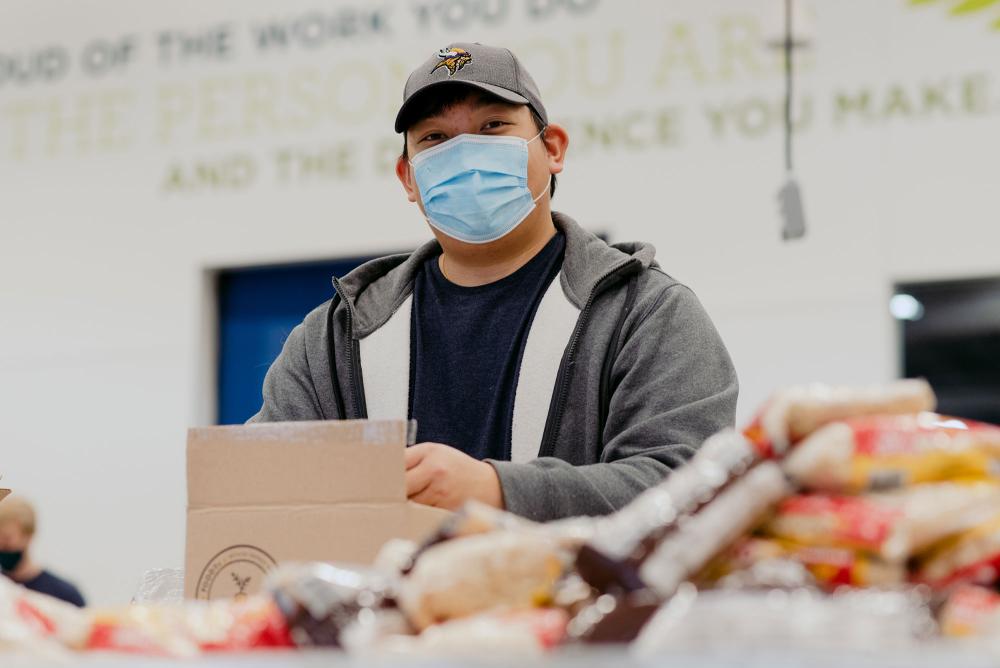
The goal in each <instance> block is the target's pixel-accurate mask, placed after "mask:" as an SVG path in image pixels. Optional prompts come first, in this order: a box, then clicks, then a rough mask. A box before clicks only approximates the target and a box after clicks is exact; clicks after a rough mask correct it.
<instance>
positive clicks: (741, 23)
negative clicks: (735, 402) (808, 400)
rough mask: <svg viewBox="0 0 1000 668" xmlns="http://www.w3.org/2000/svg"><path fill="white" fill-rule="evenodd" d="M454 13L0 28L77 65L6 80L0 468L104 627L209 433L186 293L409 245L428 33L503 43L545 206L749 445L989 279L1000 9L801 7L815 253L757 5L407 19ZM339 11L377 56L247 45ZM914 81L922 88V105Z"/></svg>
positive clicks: (286, 5) (188, 16)
mask: <svg viewBox="0 0 1000 668" xmlns="http://www.w3.org/2000/svg"><path fill="white" fill-rule="evenodd" d="M448 4H450V3H447V2H436V1H435V2H418V1H417V0H413V1H412V2H402V1H400V2H389V1H386V2H381V3H371V2H363V1H362V0H354V1H353V2H332V1H327V2H315V1H312V0H286V1H285V2H282V3H280V5H279V4H276V3H265V2H246V1H242V0H216V2H213V3H204V2H198V1H195V0H175V2H171V3H136V2H127V1H125V0H119V1H117V2H115V1H113V0H90V1H89V2H83V1H79V2H74V3H65V2H56V1H55V0H30V1H29V0H7V2H5V3H4V19H5V20H4V21H3V22H2V23H0V64H2V63H3V57H6V58H7V59H8V61H9V60H10V59H11V58H12V57H17V56H18V55H20V56H23V55H24V54H26V53H32V52H37V51H38V50H40V49H44V48H48V47H60V48H65V49H66V52H67V53H68V54H70V56H71V58H73V64H72V67H71V71H70V72H69V73H68V74H67V75H66V76H65V77H61V78H58V80H55V81H50V82H45V81H34V82H29V83H18V82H12V81H10V80H9V78H8V79H6V80H5V79H2V78H0V230H2V232H0V313H2V323H3V325H2V329H0V411H2V413H0V472H2V473H3V474H4V475H5V482H6V483H7V484H9V485H10V486H13V487H15V488H17V489H18V490H20V491H22V492H24V493H25V494H26V495H29V496H31V497H33V498H34V499H35V500H36V501H37V502H38V504H39V506H40V510H41V513H42V518H41V519H42V529H41V535H40V537H39V544H38V549H39V552H40V556H41V557H43V558H44V560H45V561H46V562H47V563H50V564H51V565H53V567H54V568H55V569H56V570H57V571H60V572H63V573H65V574H66V575H68V576H71V577H72V578H74V579H77V580H78V581H80V582H81V583H82V585H83V587H84V589H85V592H86V593H87V594H89V595H90V596H91V598H92V599H93V600H94V601H95V602H98V603H116V602H122V601H125V600H127V599H128V598H129V597H130V596H131V594H132V592H133V591H134V588H135V586H136V584H137V582H138V579H139V576H140V574H141V573H142V571H143V570H144V569H146V568H149V567H155V566H179V565H180V564H181V561H182V548H183V539H184V471H183V466H184V440H185V428H186V427H187V426H189V425H192V424H199V423H204V422H206V421H210V420H211V418H212V403H211V392H210V389H211V388H210V385H209V384H208V383H207V382H206V378H207V377H209V376H210V373H209V372H208V371H207V369H210V366H211V364H210V359H208V356H207V355H206V348H205V341H206V340H210V336H206V334H205V333H206V332H209V333H210V332H211V330H210V329H209V328H210V327H211V325H212V323H211V317H210V314H211V312H212V311H211V305H210V304H207V303H206V301H205V285H204V271H205V270H206V269H209V268H213V267H220V266H230V265H245V264H254V263H270V262H279V261H285V260H296V259H305V258H318V257H338V256H351V255H357V254H367V253H377V252H379V251H381V250H383V249H397V248H401V247H410V246H414V245H416V244H418V243H419V242H421V241H422V240H424V239H425V238H427V236H428V232H427V231H426V229H425V228H424V227H423V225H422V221H421V219H420V217H419V216H418V215H417V214H416V212H415V211H414V210H413V209H412V207H410V206H409V205H408V204H407V203H406V202H405V199H404V198H403V196H402V194H401V193H400V191H399V190H398V186H397V184H396V183H395V181H394V179H393V177H392V176H391V174H390V172H389V171H388V169H386V168H385V167H384V165H382V166H381V167H380V166H379V162H378V161H377V160H376V159H375V156H376V155H379V154H380V155H382V156H383V160H384V158H391V157H392V156H393V152H394V151H395V150H397V149H398V141H399V140H398V138H397V137H396V136H394V135H393V133H392V130H391V121H392V117H393V115H394V112H395V108H396V106H397V104H398V100H399V96H400V94H401V87H402V80H403V77H404V76H405V74H406V72H408V70H409V69H410V68H411V67H412V66H414V65H415V64H416V63H419V62H421V61H422V59H423V58H425V57H426V56H427V55H428V54H430V53H431V52H432V51H434V50H436V49H438V48H440V47H442V46H445V45H446V44H447V42H448V41H449V40H452V39H457V40H462V39H473V40H479V41H484V42H494V43H503V44H507V45H510V46H511V47H512V48H513V49H514V50H515V51H516V52H517V53H518V54H519V56H520V57H521V58H522V59H523V60H524V61H525V63H526V64H527V65H528V67H529V69H530V70H531V71H532V72H533V73H534V74H535V78H536V79H537V80H538V81H539V84H540V85H541V87H542V89H543V93H544V94H545V99H546V102H547V105H548V108H549V112H550V116H551V117H552V119H553V120H555V121H559V120H563V121H565V122H566V123H567V124H568V125H569V126H570V128H571V131H572V132H573V143H572V146H571V157H570V160H569V162H568V164H567V169H566V172H565V174H564V175H563V177H562V179H561V182H560V186H559V190H560V192H559V194H558V196H557V198H556V202H555V206H556V208H557V209H559V210H562V211H565V212H567V213H570V214H572V215H574V216H575V217H577V218H578V219H579V220H580V221H581V222H582V223H584V224H585V225H588V226H590V227H592V228H594V229H600V230H602V231H606V232H607V233H609V234H610V236H611V237H612V238H614V239H618V240H623V239H628V238H641V239H644V240H648V241H651V242H653V243H654V244H655V245H656V246H657V248H658V249H659V257H660V261H661V263H662V264H663V265H664V266H665V267H666V268H667V270H668V271H669V272H671V273H672V274H674V275H675V276H677V277H679V278H680V279H682V280H684V281H685V282H687V283H688V284H690V285H691V286H692V287H694V289H695V290H696V291H697V292H698V294H699V295H700V296H701V298H702V300H703V301H704V303H705V304H706V306H707V307H708V309H709V311H710V313H711V314H712V315H713V317H714V318H715V320H716V323H717V325H718V326H719V328H720V330H721V331H722V334H723V336H724V337H725V339H726V341H727V343H728V344H729V346H730V349H731V351H732V353H733V356H734V357H735V359H736V363H737V366H738V369H739V371H740V375H741V378H742V384H743V393H742V398H741V404H740V417H741V420H742V419H745V418H746V417H747V416H748V415H749V413H750V412H752V411H753V409H754V408H755V406H757V405H758V404H759V403H760V402H761V401H762V400H763V399H764V398H765V396H766V395H767V393H768V392H769V391H770V390H771V389H772V388H774V387H776V386H779V385H782V384H786V383H790V382H796V381H804V380H813V379H817V380H828V381H843V382H866V381H877V380H882V379H887V378H890V377H892V376H893V375H894V374H895V373H896V369H897V354H898V352H897V342H896V339H895V336H896V334H895V328H894V323H893V322H892V321H891V320H890V318H889V316H888V314H887V309H886V303H887V298H888V296H889V294H890V291H891V286H892V284H893V282H894V281H897V280H901V279H919V278H940V277H958V276H978V275H996V274H998V273H1000V254H998V251H997V249H998V248H1000V226H998V225H997V222H998V220H997V218H998V205H997V199H996V193H997V188H996V179H997V174H998V173H1000V151H998V150H997V149H998V147H1000V65H998V63H1000V32H998V31H991V30H990V29H989V24H990V23H991V22H992V21H994V20H996V18H997V17H996V16H994V15H992V14H988V13H984V14H981V15H970V16H967V17H951V16H949V14H948V9H949V6H950V4H952V3H950V2H947V1H946V2H938V3H930V4H928V5H926V6H921V7H911V6H909V3H908V2H906V1H905V0H879V1H878V2H872V1H871V0H838V1H836V2H834V1H833V0H813V1H812V2H809V3H807V4H806V8H807V9H808V17H809V19H810V20H809V24H810V25H809V26H808V30H810V31H811V32H812V34H813V47H812V49H811V50H810V52H809V53H808V54H807V55H806V60H807V62H805V63H804V65H803V70H804V71H803V73H802V77H801V80H800V83H799V90H800V91H801V93H802V95H803V96H804V97H808V98H809V99H810V100H812V105H813V107H812V109H813V114H812V117H811V120H810V122H809V123H808V124H807V126H806V127H804V128H803V130H802V135H801V137H800V139H799V140H798V143H797V161H798V165H799V167H800V169H799V171H800V174H801V181H802V183H803V190H804V196H805V204H806V208H807V214H808V218H809V221H808V222H809V236H808V238H807V239H806V240H804V241H802V242H798V243H794V244H783V243H782V242H781V241H780V240H779V234H778V229H779V223H778V217H777V204H776V201H775V192H776V190H777V188H778V187H779V185H780V183H781V181H782V178H783V167H782V164H781V139H780V133H779V128H780V124H779V123H778V118H779V117H778V115H777V114H778V104H779V101H780V97H781V85H782V80H781V75H780V62H779V61H778V60H777V59H776V58H775V56H774V54H773V53H772V52H771V51H769V50H768V49H766V48H764V47H761V46H759V45H760V43H761V42H763V41H764V40H765V39H766V38H768V37H773V32H774V30H772V29H771V28H769V26H771V25H775V26H777V25H778V21H776V20H775V19H776V16H777V15H776V14H775V13H774V12H775V10H776V9H777V6H778V5H779V4H780V3H779V2H778V1H777V0H773V1H765V0H740V1H738V2H737V1H735V0H730V1H729V2H727V1H725V0H711V1H709V0H674V1H672V2H661V1H654V0H649V1H646V2H640V1H639V0H615V1H613V0H575V2H574V1H571V0H565V1H564V2H563V3H561V4H560V3H555V4H557V5H560V7H561V9H558V10H557V11H556V14H554V15H553V16H552V17H542V18H536V19H532V18H531V17H530V16H529V13H528V9H529V8H530V7H531V6H535V7H542V6H548V5H550V4H553V3H549V2H547V1H542V0H537V1H535V2H533V3H532V2H528V0H509V2H508V3H507V4H508V5H509V14H508V15H507V16H506V17H505V18H503V19H501V20H500V21H499V23H498V24H496V25H492V26H486V25H484V24H483V23H482V22H480V21H475V20H474V21H472V22H471V23H469V24H468V25H464V26H462V27H458V26H456V27H451V28H449V27H448V26H446V25H445V24H443V23H442V21H441V20H440V19H439V18H435V19H433V20H432V22H431V23H430V24H428V25H424V24H422V23H421V20H420V18H419V17H420V14H419V11H418V10H419V8H420V7H423V6H430V7H432V8H435V7H440V6H445V5H448ZM503 4H504V3H503V2H502V1H500V0H493V1H490V2H486V1H485V0H484V2H478V1H476V0H469V1H468V2H467V3H465V5H467V6H470V7H472V6H478V5H486V6H491V5H492V6H499V5H503ZM457 5H458V6H459V8H461V6H464V5H463V3H462V2H458V3H457ZM278 7H280V9H278ZM574 7H575V8H576V10H577V11H572V10H573V8H574ZM338 8H339V9H347V10H355V11H361V12H365V11H370V10H371V9H372V8H375V9H383V10H385V15H384V16H385V23H384V24H382V25H384V26H385V28H384V32H376V33H371V32H370V31H369V32H368V33H365V34H362V35H358V36H354V37H350V36H349V37H342V38H337V39H335V40H333V42H332V43H329V44H327V45H326V46H323V47H318V48H314V49H303V48H296V49H291V50H289V51H288V53H286V54H284V55H281V54H279V55H275V54H262V53H260V52H258V51H257V50H256V49H255V48H254V44H253V42H252V40H251V39H250V35H251V30H252V28H253V27H254V26H255V25H257V24H259V23H261V22H262V21H266V20H271V19H283V18H291V17H295V16H301V15H305V14H308V13H309V12H311V11H321V12H324V13H325V14H327V15H330V14H334V13H336V12H337V11H338ZM432 15H434V16H437V15H436V14H432ZM452 18H453V20H456V21H461V16H460V13H459V14H455V15H454V16H453V17H452ZM219 25H224V26H227V28H226V29H227V30H228V31H229V38H228V39H229V42H228V44H229V47H230V49H231V53H230V55H228V56H227V57H225V58H223V59H219V60H216V59H213V58H201V59H198V58H196V59H194V60H190V59H189V60H188V61H186V62H176V61H171V62H168V63H166V64H162V63H160V62H158V53H157V44H158V35H159V33H161V32H162V31H165V30H172V31H187V32H188V34H193V33H196V32H205V31H207V30H208V29H210V28H212V27H213V26H219ZM126 36H128V37H129V38H130V39H131V40H132V42H131V43H132V44H133V45H134V46H133V49H132V51H131V57H130V58H128V59H127V60H125V61H124V64H123V65H121V66H120V67H118V68H115V69H114V70H113V71H111V72H108V73H105V74H101V75H99V76H88V75H87V74H86V73H84V72H83V71H81V67H80V63H79V61H78V60H77V58H78V57H79V56H80V55H81V53H82V52H83V51H84V50H85V49H87V48H88V45H90V44H92V43H93V42H94V40H99V39H100V40H106V41H108V42H109V43H112V42H113V43H119V39H120V38H123V37H126ZM172 39H173V38H172ZM92 53H93V51H92ZM118 53H121V51H118ZM98 64H99V63H98ZM0 71H3V70H2V69H0ZM928 85H934V86H938V87H939V90H941V91H943V95H944V97H943V98H941V99H942V100H943V103H942V102H937V103H935V102H934V99H935V98H934V96H933V95H931V103H932V108H930V109H927V108H925V107H926V100H925V98H926V96H927V95H929V93H927V92H926V89H925V88H924V87H925V86H928ZM864 91H868V94H869V96H870V104H871V108H872V109H873V110H874V111H871V112H870V113H869V114H859V113H854V112H850V113H847V114H846V115H843V114H842V115H838V112H837V106H836V99H837V95H838V94H846V95H849V96H855V98H856V96H857V95H859V94H860V93H862V92H864ZM935 104H936V106H933V105H935ZM942 105H943V106H946V107H948V109H947V110H944V108H943V106H942ZM769 107H773V112H772V113H769V114H764V115H762V114H761V110H762V109H767V108H769ZM908 107H909V110H908V109H907V108H908ZM720 109H730V110H732V109H737V110H744V111H745V112H746V115H745V116H740V115H739V114H737V115H736V116H733V115H731V114H730V113H726V114H725V115H724V116H722V117H720V116H718V114H717V113H716V112H717V110H720ZM636 114H638V116H637V115H636ZM717 118H724V119H726V120H724V121H715V120H713V119H717ZM623 119H626V120H627V119H639V122H638V124H637V125H635V126H634V127H635V128H637V130H638V132H639V133H640V136H639V137H638V138H637V140H636V141H634V142H632V143H631V145H630V146H622V145H616V146H611V147H607V146H602V145H600V143H599V142H595V140H594V135H593V133H590V134H588V130H587V128H588V126H589V127H592V126H594V124H597V125H600V126H601V127H603V128H604V129H607V128H609V127H613V126H614V125H615V124H616V123H618V124H620V123H621V122H622V121H623ZM651 119H652V120H651ZM740 119H742V121H741V122H742V126H743V128H744V129H743V130H742V131H741V130H739V126H740V123H738V122H734V120H735V121H739V120H740ZM762 121H763V122H764V124H763V125H761V123H762ZM717 122H721V123H722V125H717ZM288 147H291V148H294V149H296V150H299V151H325V150H330V151H334V152H336V151H337V150H340V151H342V152H345V153H344V155H346V156H347V159H348V163H349V166H350V165H353V167H352V168H351V169H350V170H348V171H349V173H348V175H346V176H343V177H341V176H336V175H335V176H333V177H331V178H309V179H300V180H297V181H295V182H291V183H289V182H282V181H281V179H280V174H278V173H276V171H275V168H276V163H275V160H274V153H275V151H279V150H282V149H284V148H288ZM338 147H339V148H338ZM231 156H245V157H246V159H247V160H249V161H251V162H253V163H255V164H256V166H257V176H256V178H255V179H254V180H253V182H252V183H249V184H248V185H246V186H245V187H236V188H225V187H222V188H214V189H213V188H201V189H199V188H191V189H176V188H173V189H172V188H170V187H169V186H167V185H165V184H167V183H168V182H169V181H170V179H169V178H168V174H169V173H170V169H171V165H180V166H182V167H183V168H184V169H186V170H191V169H192V165H194V164H195V163H196V162H197V161H199V160H201V161H208V162H218V161H220V160H226V159H228V158H230V157H231ZM342 157H343V156H342ZM333 162H336V161H335V160H334V161H333ZM335 171H336V170H334V172H335Z"/></svg>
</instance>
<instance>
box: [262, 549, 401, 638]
mask: <svg viewBox="0 0 1000 668" xmlns="http://www.w3.org/2000/svg"><path fill="white" fill-rule="evenodd" d="M265 588H266V589H267V591H268V592H269V593H270V594H271V596H272V597H273V599H274V602H275V603H276V605H277V607H278V609H279V610H280V611H281V613H282V616H283V619H284V620H285V623H286V624H287V626H288V632H289V635H290V637H291V639H292V640H293V641H294V643H295V645H297V646H298V647H312V646H319V647H341V646H342V642H341V636H342V634H343V633H344V632H345V630H346V629H348V627H350V626H351V625H353V624H355V623H356V622H358V621H359V620H360V621H361V622H362V623H374V622H376V621H378V620H377V619H376V616H375V614H374V613H375V612H376V611H380V610H383V609H385V608H391V607H393V606H394V605H395V603H394V597H395V595H396V589H395V588H396V583H395V581H394V580H392V579H391V578H389V577H387V576H386V575H385V574H384V573H382V572H380V571H376V570H373V569H370V568H364V567H353V566H341V565H334V564H325V563H309V564H293V565H284V566H281V567H279V568H278V570H276V571H274V572H273V573H272V574H271V575H270V576H269V577H268V580H267V583H266V584H265Z"/></svg>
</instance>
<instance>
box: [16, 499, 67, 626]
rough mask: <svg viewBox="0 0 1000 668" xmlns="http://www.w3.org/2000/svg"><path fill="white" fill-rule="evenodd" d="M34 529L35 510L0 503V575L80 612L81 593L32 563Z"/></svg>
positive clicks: (20, 502)
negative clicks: (74, 606) (77, 607)
mask: <svg viewBox="0 0 1000 668" xmlns="http://www.w3.org/2000/svg"><path fill="white" fill-rule="evenodd" d="M35 528H36V523H35V509H34V508H33V507H32V506H31V504H30V503H28V502H27V501H25V500H24V499H21V498H18V497H10V498H7V499H4V501H3V502H2V503H0V572H2V573H3V574H4V575H5V576H7V577H8V578H10V579H11V580H13V581H14V582H17V583H18V584H21V585H23V586H25V587H27V588H28V589H31V590H32V591H37V592H39V593H42V594H47V595H49V596H54V597H55V598H58V599H61V600H63V601H66V602H67V603H72V604H73V605H76V606H79V607H81V608H82V607H83V606H84V605H85V603H84V600H83V596H82V595H81V594H80V590H78V589H77V588H76V587H75V586H73V585H72V584H70V583H69V582H67V581H66V580H63V579H62V578H60V577H57V576H56V575H53V574H52V573H50V572H49V571H47V570H45V569H43V568H42V567H41V566H39V565H38V564H36V563H35V562H34V560H32V558H31V550H30V548H31V541H32V540H33V539H34V537H35Z"/></svg>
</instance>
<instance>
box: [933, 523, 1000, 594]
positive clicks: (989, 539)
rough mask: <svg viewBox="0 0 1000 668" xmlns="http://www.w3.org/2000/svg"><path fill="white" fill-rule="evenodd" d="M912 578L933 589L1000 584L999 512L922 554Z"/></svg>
mask: <svg viewBox="0 0 1000 668" xmlns="http://www.w3.org/2000/svg"><path fill="white" fill-rule="evenodd" d="M913 579H914V580H915V581H916V582H920V583H923V584H927V585H930V586H931V587H934V588H936V589H941V588H945V587H950V586H952V585H955V584H959V583H976V584H983V585H989V584H995V583H996V582H998V581H1000V513H998V514H995V515H994V516H993V517H992V518H990V519H989V520H988V521H985V522H983V523H982V524H980V525H978V526H976V527H975V528H973V529H970V530H969V531H966V532H964V533H961V534H958V535H956V536H952V537H950V538H948V539H946V540H943V541H941V542H940V543H939V544H937V545H935V546H933V547H932V548H931V549H930V550H928V551H927V552H926V553H925V554H923V555H921V556H920V558H919V559H918V561H917V566H916V569H915V570H914V573H913Z"/></svg>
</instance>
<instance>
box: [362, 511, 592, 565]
mask: <svg viewBox="0 0 1000 668" xmlns="http://www.w3.org/2000/svg"><path fill="white" fill-rule="evenodd" d="M593 530H594V521H593V520H591V519H590V518H579V517H577V518H569V519H565V520H559V521H556V522H550V523H547V524H539V523H537V522H532V521H531V520H527V519H524V518H523V517H519V516H517V515H514V514H513V513H508V512H506V511H503V510H499V509H497V508H493V507H492V506H488V505H486V504H484V503H480V502H478V501H469V502H468V503H466V504H465V505H464V506H462V508H460V509H459V510H458V511H457V512H455V513H453V514H452V515H451V516H450V517H449V518H448V519H446V520H445V521H444V522H442V523H441V525H440V527H438V529H437V531H435V532H434V533H433V534H432V535H431V536H430V537H428V538H427V540H425V541H424V542H423V543H422V544H421V545H420V546H419V547H417V549H415V550H413V551H412V552H411V554H410V558H409V559H408V560H406V561H403V562H401V568H400V571H401V572H402V573H404V574H407V573H409V572H410V571H411V570H412V569H413V566H414V564H415V563H416V562H417V560H418V559H419V558H420V557H421V556H422V555H423V553H424V552H426V551H427V550H429V549H430V548H432V547H434V546H436V545H440V544H441V543H444V542H447V541H450V540H454V539H456V538H466V537H468V536H475V535H478V534H484V533H490V532H492V531H520V532H529V533H530V532H533V533H536V534H539V535H542V536H545V537H546V538H549V539H551V540H554V541H556V542H557V543H559V544H561V545H563V546H564V547H567V548H575V547H578V546H579V545H580V544H582V542H583V541H584V540H585V539H586V538H587V537H589V536H591V535H592V533H593ZM392 542H396V541H392ZM400 549H401V548H399V547H389V546H387V547H386V548H383V551H389V550H397V551H398V550H400ZM382 562H383V563H388V562H389V557H388V554H387V555H386V557H385V558H384V559H383V560H382Z"/></svg>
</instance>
